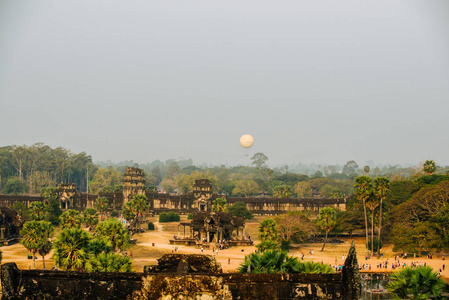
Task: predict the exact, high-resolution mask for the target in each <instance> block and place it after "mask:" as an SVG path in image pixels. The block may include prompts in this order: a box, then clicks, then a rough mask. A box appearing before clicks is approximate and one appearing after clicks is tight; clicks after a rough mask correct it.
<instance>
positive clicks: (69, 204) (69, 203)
mask: <svg viewBox="0 0 449 300" xmlns="http://www.w3.org/2000/svg"><path fill="white" fill-rule="evenodd" d="M56 189H57V190H58V198H59V202H60V203H61V209H62V210H67V209H71V208H73V196H75V194H76V187H75V184H74V183H58V184H57V185H56Z"/></svg>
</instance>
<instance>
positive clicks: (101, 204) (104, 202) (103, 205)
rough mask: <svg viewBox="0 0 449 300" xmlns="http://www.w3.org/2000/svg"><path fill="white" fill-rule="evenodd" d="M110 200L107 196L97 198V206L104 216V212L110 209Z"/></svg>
mask: <svg viewBox="0 0 449 300" xmlns="http://www.w3.org/2000/svg"><path fill="white" fill-rule="evenodd" d="M108 205H109V200H108V199H107V198H106V197H103V196H101V197H98V198H97V200H95V208H96V209H97V210H98V211H99V212H100V214H101V215H102V216H103V215H104V213H105V212H106V211H107V210H108ZM102 219H103V217H102Z"/></svg>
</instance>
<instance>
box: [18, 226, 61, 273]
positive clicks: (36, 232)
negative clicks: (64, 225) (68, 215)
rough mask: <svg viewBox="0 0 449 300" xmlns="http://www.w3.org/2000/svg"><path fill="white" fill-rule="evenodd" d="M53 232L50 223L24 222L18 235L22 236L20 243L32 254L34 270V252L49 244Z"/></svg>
mask: <svg viewBox="0 0 449 300" xmlns="http://www.w3.org/2000/svg"><path fill="white" fill-rule="evenodd" d="M54 230H55V229H54V227H53V225H51V223H50V222H46V221H30V222H26V223H25V225H24V226H23V228H22V230H21V231H20V234H21V235H22V239H21V240H20V243H21V244H22V245H23V246H24V247H25V248H26V249H28V251H30V252H31V253H32V254H33V267H34V268H36V259H35V258H36V252H38V251H39V250H40V249H42V248H43V247H45V246H46V244H47V243H48V242H49V238H50V237H51V236H52V235H53V232H54ZM42 259H43V257H42ZM44 266H45V263H44ZM44 268H45V267H44Z"/></svg>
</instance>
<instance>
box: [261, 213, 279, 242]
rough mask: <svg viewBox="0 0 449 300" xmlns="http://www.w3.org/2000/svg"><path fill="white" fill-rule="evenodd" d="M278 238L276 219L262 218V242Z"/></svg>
mask: <svg viewBox="0 0 449 300" xmlns="http://www.w3.org/2000/svg"><path fill="white" fill-rule="evenodd" d="M277 238H278V231H277V229H276V221H275V220H274V219H271V218H269V219H264V220H262V221H261V222H260V224H259V239H260V240H261V242H264V241H266V240H272V241H276V240H277Z"/></svg>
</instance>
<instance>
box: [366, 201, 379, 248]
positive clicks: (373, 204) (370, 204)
mask: <svg viewBox="0 0 449 300" xmlns="http://www.w3.org/2000/svg"><path fill="white" fill-rule="evenodd" d="M379 204H380V201H379V199H378V198H377V197H376V196H375V195H374V194H371V196H370V197H369V198H368V199H367V200H366V206H368V208H369V209H370V210H371V255H374V210H375V209H376V208H377V207H378V206H379ZM377 245H378V248H380V243H379V241H378V244H377Z"/></svg>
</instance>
